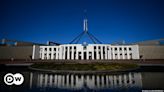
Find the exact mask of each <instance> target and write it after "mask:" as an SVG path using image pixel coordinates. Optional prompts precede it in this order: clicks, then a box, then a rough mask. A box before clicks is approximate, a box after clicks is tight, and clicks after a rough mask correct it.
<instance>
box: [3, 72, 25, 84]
mask: <svg viewBox="0 0 164 92" xmlns="http://www.w3.org/2000/svg"><path fill="white" fill-rule="evenodd" d="M23 81H24V77H23V75H22V74H20V73H16V74H12V73H7V74H6V75H5V76H4V82H5V83H6V84H7V85H13V84H15V85H21V84H22V83H23Z"/></svg>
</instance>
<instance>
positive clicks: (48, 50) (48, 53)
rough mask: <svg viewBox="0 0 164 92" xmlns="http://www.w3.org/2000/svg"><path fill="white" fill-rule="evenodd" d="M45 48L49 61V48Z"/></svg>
mask: <svg viewBox="0 0 164 92" xmlns="http://www.w3.org/2000/svg"><path fill="white" fill-rule="evenodd" d="M45 48H47V52H46V54H47V55H46V57H47V59H49V48H48V47H47V46H46V47H45Z"/></svg>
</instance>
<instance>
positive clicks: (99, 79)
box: [0, 68, 164, 92]
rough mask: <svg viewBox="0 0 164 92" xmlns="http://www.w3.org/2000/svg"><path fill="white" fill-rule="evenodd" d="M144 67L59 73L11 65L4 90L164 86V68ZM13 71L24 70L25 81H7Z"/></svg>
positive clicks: (115, 91)
mask: <svg viewBox="0 0 164 92" xmlns="http://www.w3.org/2000/svg"><path fill="white" fill-rule="evenodd" d="M141 70H142V71H141ZM141 70H139V71H131V72H117V73H102V74H101V73H100V74H74V73H70V74H56V73H50V72H37V71H32V70H29V69H28V68H8V69H7V70H5V71H1V72H0V74H1V75H0V78H1V79H0V85H1V86H0V92H3V91H5V92H6V91H11V92H13V91H16V92H19V91H20V92H29V91H30V92H47V91H48V92H65V91H68V92H108V91H110V92H141V90H150V89H158V90H162V89H164V86H163V85H164V81H163V80H164V72H163V71H158V70H157V71H149V70H144V69H141ZM9 72H11V73H17V72H19V73H21V74H23V76H24V79H25V80H24V83H23V84H22V85H20V86H16V85H12V86H8V85H6V84H5V83H4V82H3V77H4V75H5V74H6V73H9Z"/></svg>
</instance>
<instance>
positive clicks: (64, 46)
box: [63, 46, 65, 60]
mask: <svg viewBox="0 0 164 92" xmlns="http://www.w3.org/2000/svg"><path fill="white" fill-rule="evenodd" d="M63 59H64V60H65V46H63Z"/></svg>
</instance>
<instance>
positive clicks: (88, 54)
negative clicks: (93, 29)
mask: <svg viewBox="0 0 164 92" xmlns="http://www.w3.org/2000/svg"><path fill="white" fill-rule="evenodd" d="M86 53H87V60H88V59H89V51H88V47H87V50H86Z"/></svg>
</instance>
